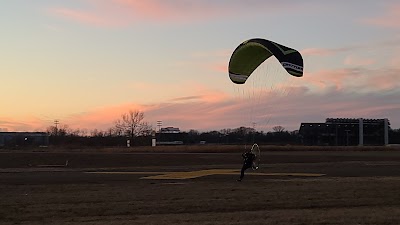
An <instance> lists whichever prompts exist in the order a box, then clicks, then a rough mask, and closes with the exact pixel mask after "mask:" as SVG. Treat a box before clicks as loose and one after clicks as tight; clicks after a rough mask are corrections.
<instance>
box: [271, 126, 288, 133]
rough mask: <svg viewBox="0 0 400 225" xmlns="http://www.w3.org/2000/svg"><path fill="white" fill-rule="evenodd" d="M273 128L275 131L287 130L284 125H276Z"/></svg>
mask: <svg viewBox="0 0 400 225" xmlns="http://www.w3.org/2000/svg"><path fill="white" fill-rule="evenodd" d="M272 130H273V131H274V132H278V133H281V132H283V131H285V128H284V127H282V126H275V127H273V128H272Z"/></svg>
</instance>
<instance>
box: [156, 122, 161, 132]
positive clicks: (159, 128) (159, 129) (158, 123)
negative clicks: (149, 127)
mask: <svg viewBox="0 0 400 225" xmlns="http://www.w3.org/2000/svg"><path fill="white" fill-rule="evenodd" d="M161 126H162V121H161V120H158V121H157V127H158V133H160V131H161Z"/></svg>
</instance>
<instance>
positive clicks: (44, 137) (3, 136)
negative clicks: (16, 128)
mask: <svg viewBox="0 0 400 225" xmlns="http://www.w3.org/2000/svg"><path fill="white" fill-rule="evenodd" d="M47 145H49V135H48V134H47V133H45V132H0V147H15V146H47Z"/></svg>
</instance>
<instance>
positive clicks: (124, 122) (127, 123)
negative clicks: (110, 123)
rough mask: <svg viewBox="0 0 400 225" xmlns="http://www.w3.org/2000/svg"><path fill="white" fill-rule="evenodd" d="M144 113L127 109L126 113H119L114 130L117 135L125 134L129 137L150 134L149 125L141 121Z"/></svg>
mask: <svg viewBox="0 0 400 225" xmlns="http://www.w3.org/2000/svg"><path fill="white" fill-rule="evenodd" d="M143 119H144V113H143V112H140V111H138V110H134V111H132V110H129V112H128V113H124V114H122V115H121V118H120V119H118V120H117V121H116V122H115V132H116V133H117V134H118V135H126V136H128V137H130V138H131V139H133V138H135V137H137V136H141V135H150V134H151V132H152V129H151V126H150V125H149V124H148V123H147V122H144V121H143Z"/></svg>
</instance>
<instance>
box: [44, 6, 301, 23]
mask: <svg viewBox="0 0 400 225" xmlns="http://www.w3.org/2000/svg"><path fill="white" fill-rule="evenodd" d="M84 3H86V8H85V9H81V10H77V9H71V8H68V7H53V8H50V9H49V11H50V12H51V13H52V14H55V15H58V16H60V17H63V18H67V19H71V20H74V21H76V22H80V23H84V24H89V25H95V26H104V27H110V26H117V27H118V26H127V25H131V24H133V23H136V22H137V21H142V22H143V21H144V22H156V23H168V22H173V23H187V22H196V21H197V22H200V21H204V20H211V19H213V18H217V17H223V16H235V17H237V16H239V15H240V16H242V17H243V16H246V15H251V14H254V13H258V12H261V13H266V11H269V12H271V13H275V12H277V11H279V10H294V8H295V7H294V6H293V3H291V4H290V5H291V6H292V7H287V6H288V4H287V3H284V2H283V3H281V2H276V3H271V2H270V1H256V2H253V3H252V4H248V3H244V2H242V1H230V2H229V7H227V3H226V2H218V1H215V2H212V3H211V2H209V1H194V0H192V1H190V0H174V1H171V0H146V1H143V0H108V1H107V0H97V1H92V0H86V1H84ZM299 8H302V9H306V8H307V7H305V6H304V4H302V5H298V7H297V8H296V10H299ZM243 9H248V10H243ZM250 9H251V10H250ZM239 12H240V13H239Z"/></svg>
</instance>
